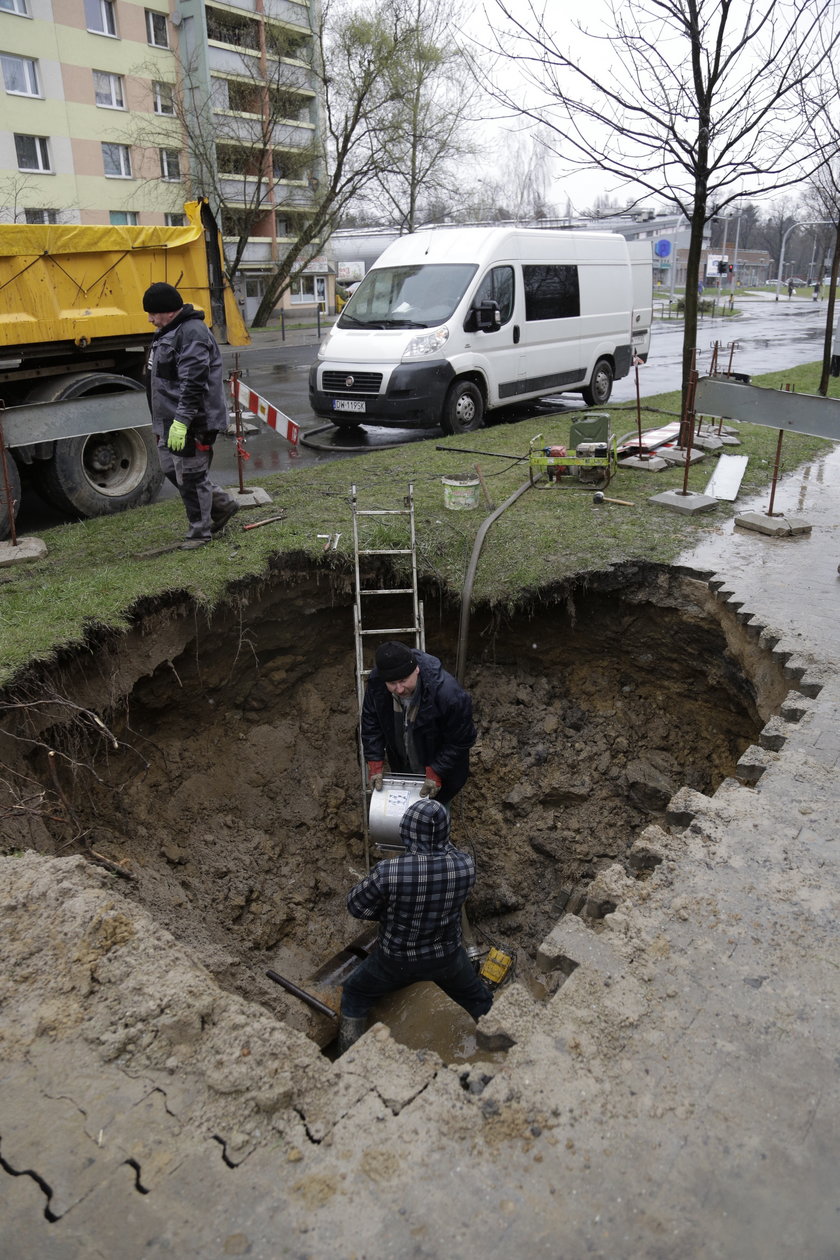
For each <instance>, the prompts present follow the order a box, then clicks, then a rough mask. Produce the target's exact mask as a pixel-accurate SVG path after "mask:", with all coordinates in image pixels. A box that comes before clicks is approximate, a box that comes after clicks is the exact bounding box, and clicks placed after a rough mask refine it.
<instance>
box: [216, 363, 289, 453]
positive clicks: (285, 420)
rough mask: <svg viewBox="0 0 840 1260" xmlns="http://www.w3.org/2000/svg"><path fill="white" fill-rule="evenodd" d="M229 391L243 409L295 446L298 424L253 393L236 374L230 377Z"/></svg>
mask: <svg viewBox="0 0 840 1260" xmlns="http://www.w3.org/2000/svg"><path fill="white" fill-rule="evenodd" d="M230 392H231V394H232V395H233V400H234V402H238V403H239V405H240V406H241V407H242V408H244V410H245V411H251V412H253V413H254V415H255V416H259V418H260V420H262V422H263V424H267V425H268V427H269V428H270V429H274V431H275V432H276V433H279V434H280V436H281V437H284V438H285V439H286V441H287V442H291V443H292V445H293V446H297V444H298V437H299V435H300V426H299V425H297V424H296V423H295V421H294V420H292V419H290V418H289V416H287V415H285V414H284V413H283V412H282V411H279V410H278V409H277V407H273V406H272V405H271V403H270V402H266V400H265V399H264V398H261V397H260V395H259V394H255V393H254V391H253V390H252V389H249V388H248V386H247V385H246V384H245V382H244V381H242V380H241V379H240V378H239V377H238V376H233V377H232V378H231V382H230Z"/></svg>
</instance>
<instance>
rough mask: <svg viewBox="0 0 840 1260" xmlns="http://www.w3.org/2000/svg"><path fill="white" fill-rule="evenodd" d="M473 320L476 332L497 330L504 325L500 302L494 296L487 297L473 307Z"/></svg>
mask: <svg viewBox="0 0 840 1260" xmlns="http://www.w3.org/2000/svg"><path fill="white" fill-rule="evenodd" d="M471 313H472V322H473V327H474V328H475V330H476V332H496V331H497V330H498V329H499V328H501V326H502V312H501V311H500V310H499V303H498V302H494V301H493V299H492V298H485V300H484V301H483V302H480V303H479V304H478V306H474V307H473V308H472V312H471Z"/></svg>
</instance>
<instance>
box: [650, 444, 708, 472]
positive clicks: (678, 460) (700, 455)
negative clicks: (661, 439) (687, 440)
mask: <svg viewBox="0 0 840 1260" xmlns="http://www.w3.org/2000/svg"><path fill="white" fill-rule="evenodd" d="M657 454H658V455H659V456H660V458H661V459H664V460H667V461H668V463H669V464H677V465H678V466H679V467H680V468H685V461H686V455H688V452H687V451H686V450H685V448H684V447H679V446H660V447H659V449H658V451H657ZM705 458H706V452H705V451H698V450H696V449H695V448H694V447H692V450H691V454H690V455H688V462H689V464H690V465H692V466H693V465H694V464H699V463H700V461H701V460H704V459H705Z"/></svg>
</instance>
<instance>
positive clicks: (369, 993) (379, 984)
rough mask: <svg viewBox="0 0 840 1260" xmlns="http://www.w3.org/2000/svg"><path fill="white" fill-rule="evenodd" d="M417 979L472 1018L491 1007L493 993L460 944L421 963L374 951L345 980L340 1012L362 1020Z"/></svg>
mask: <svg viewBox="0 0 840 1260" xmlns="http://www.w3.org/2000/svg"><path fill="white" fill-rule="evenodd" d="M421 980H430V981H431V982H432V983H433V984H436V985H437V986H438V988H440V989H443V991H444V993H445V994H446V995H447V997H451V998H452V1001H453V1002H457V1003H458V1005H459V1006H463V1008H464V1010H465V1011H468V1012H469V1013H470V1015H472V1017H473V1019H478V1017H479V1016H480V1015H486V1014H487V1012H488V1011H489V1010H490V1007H491V1006H492V1005H493V994H492V993H491V992H490V990H489V988H488V987H487V985H486V984H485V983H484V981H483V980H482V979H481V978H480V976H477V975H476V972H475V968H474V967H473V965H472V963H471V962H470V960H469V958H468V957H467V951H466V950H465V949H464V947H463V945H459V946H458V948H457V949H456V950H455V952H454V954H448V955H447V957H446V958H436V959H432V960H431V961H429V960H426V961H424V962H410V961H409V960H408V959H399V958H394V957H393V956H392V955H390V954H383V953H382V952H381V950H379V949H375V950H374V951H373V953H372V954H371V955H370V956H369V957H368V958H366V959H365V960H364V962H363V963H360V965H359V966H358V967H357V968H356V970H355V971H353V972H351V974H350V975H349V976H348V978H347V979H346V980H345V982H344V991H343V992H342V995H341V1013H342V1015H345V1016H346V1017H347V1018H348V1019H363V1018H364V1017H365V1015H367V1013H368V1011H369V1010H370V1008H371V1007H372V1006H373V1004H374V1002H375V1001H376V999H377V998H380V997H384V996H385V994H386V993H394V992H395V991H396V990H397V989H404V988H405V987H406V986H407V985H409V984H418V983H419V982H420V981H421Z"/></svg>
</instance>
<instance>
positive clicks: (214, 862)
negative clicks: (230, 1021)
mask: <svg viewBox="0 0 840 1260" xmlns="http://www.w3.org/2000/svg"><path fill="white" fill-rule="evenodd" d="M351 611H352V610H351V600H350V596H349V594H348V592H347V589H346V583H345V579H344V578H343V577H340V578H339V580H338V581H335V580H333V579H331V578H329V577H326V576H325V575H324V574H322V573H309V572H304V573H297V574H291V573H286V574H278V575H276V576H275V578H274V579H273V580H272V581H271V582H270V583H266V584H264V585H263V586H262V587H260V588H258V589H253V590H249V591H244V592H240V593H239V596H238V598H237V599H236V601H235V602H232V603H231V604H230V605H229V606H227V607H226V608H223V609H219V610H217V611H216V612H215V613H214V614H213V616H212V617H210V618H207V617H205V615H204V614H203V613H202V612H201V611H199V610H197V609H195V608H194V607H193V606H192V605H191V604H189V603H188V602H186V601H184V600H174V601H173V603H172V604H171V606H169V607H165V608H164V607H160V608H157V609H154V610H147V611H146V612H145V613H144V614H143V615H142V616H140V617H139V618H138V620H137V623H136V626H135V628H134V629H133V630H132V631H131V632H130V633H128V634H126V635H125V636H111V637H109V638H108V639H107V640H106V641H103V642H100V643H97V644H92V645H91V649H90V651H88V652H84V653H78V654H75V655H74V656H73V657H71V658H70V659H69V660H66V661H64V662H62V663H61V665H60V666H58V667H56V668H54V669H52V670H43V671H40V672H33V673H32V675H30V677H28V678H27V679H26V680H25V681H24V682H22V683H21V685H20V686H19V688H18V689H17V692H16V693H15V694H14V695H13V694H9V695H8V696H7V697H6V706H7V707H6V713H5V732H6V733H5V735H4V736H3V761H4V762H5V765H6V771H5V776H4V777H5V795H6V813H5V821H4V840H5V845H6V848H7V850H8V849H10V848H34V849H36V850H38V851H40V852H41V853H48V854H58V855H67V854H72V853H74V852H79V851H85V850H86V849H87V850H88V851H90V852H92V853H93V854H95V855H99V856H100V857H102V858H104V859H106V860H107V861H109V862H110V863H112V864H115V865H116V866H117V867H121V868H122V869H124V870H125V872H126V873H128V874H130V876H131V879H130V880H125V881H122V882H121V891H122V892H125V893H126V894H127V895H129V896H130V897H132V898H134V899H136V900H137V902H138V903H140V904H141V905H142V906H143V907H145V909H146V910H147V911H148V912H149V913H150V914H151V916H152V917H153V919H154V920H155V921H156V922H158V923H160V924H161V925H162V926H163V927H165V928H167V929H168V930H169V931H170V932H172V934H173V935H174V936H175V937H176V938H177V939H178V940H179V941H181V942H182V943H184V944H185V945H187V946H188V947H190V948H191V949H192V950H193V951H194V954H195V956H196V957H197V958H198V959H199V960H200V961H201V962H202V963H203V964H204V965H205V966H207V967H208V968H209V969H210V970H211V972H213V974H214V975H215V976H216V977H217V979H218V980H219V981H220V983H221V984H222V985H223V986H225V987H226V988H228V989H229V990H231V991H234V992H237V993H239V994H242V995H244V996H247V997H249V998H255V999H257V1000H259V1001H262V1002H264V1003H265V1004H266V1005H268V1006H269V1007H270V1008H271V1009H272V1010H274V1011H277V1012H278V1013H280V1014H281V1016H282V1017H283V1018H284V1019H285V1020H286V1021H287V1022H289V1023H290V1024H291V1025H292V1026H293V1027H295V1028H298V1029H300V1030H301V1031H304V1032H306V1033H307V1034H309V1035H311V1036H314V1037H316V1039H318V1040H320V1041H326V1040H328V1039H329V1036H330V1035H331V1028H330V1025H329V1021H325V1020H323V1019H322V1018H321V1017H318V1016H313V1015H312V1013H311V1012H310V1011H309V1010H308V1008H306V1007H304V1006H303V1005H302V1004H301V1003H300V1002H299V1001H297V1000H296V999H295V998H292V997H288V996H287V995H286V994H285V993H283V992H282V991H280V990H278V989H277V988H276V987H275V986H274V985H272V984H271V982H270V981H269V980H268V979H266V977H265V974H264V973H265V969H266V967H273V968H275V969H276V970H278V971H280V972H281V973H282V974H284V975H288V976H289V977H290V978H292V979H293V980H296V981H297V982H298V983H302V984H304V985H305V984H306V983H307V980H308V979H310V978H311V976H312V974H313V972H314V970H315V969H317V967H318V966H319V965H320V964H321V963H322V962H323V961H324V960H325V959H326V958H328V957H329V956H330V955H332V954H333V953H335V952H337V951H339V950H341V949H342V948H343V946H345V945H346V943H347V941H348V940H349V939H350V937H351V936H352V935H354V933H355V931H356V930H357V928H358V926H359V925H356V924H354V922H353V921H352V920H351V919H349V917H348V916H347V914H346V911H345V909H344V899H345V896H346V892H347V890H348V888H349V887H350V885H352V884H353V883H354V882H355V881H356V879H357V878H359V877H360V875H361V874H362V873H363V871H364V869H365V850H364V842H363V827H362V811H363V798H362V792H361V777H360V771H359V765H358V753H357V741H356V721H357V702H356V692H355V681H354V642H353V631H352V617H351ZM383 624H389V623H388V622H387V620H386V622H384V623H383ZM457 632H458V620H457V613H456V611H455V610H451V609H448V608H447V607H445V606H444V605H443V604H441V603H439V602H438V600H437V599H436V598H435V597H434V596H432V597H428V596H427V599H426V644H427V650H429V651H432V652H434V653H435V654H438V655H440V656H441V657H442V659H443V661H444V663H445V664H446V665H447V666H448V667H449V668H453V667H454V661H455V657H456V649H457V642H456V636H457ZM465 683H466V685H467V687H468V688H469V690H470V691H471V692H472V695H473V699H474V705H475V716H476V723H477V726H478V729H479V738H478V742H477V744H476V747H475V750H474V756H473V772H472V777H471V779H470V781H469V783H468V784H467V787H466V788H465V790H464V791H463V793H462V794H461V797H460V798H459V800H458V801H457V802H456V804H455V809H454V814H453V837H454V839H455V840H456V843H459V844H461V845H463V846H464V847H468V848H472V850H473V851H474V852H475V855H476V860H477V865H478V871H479V879H478V884H477V888H476V892H475V894H474V896H473V898H472V900H471V903H470V905H469V907H468V909H469V913H470V917H471V919H472V921H473V922H474V923H475V925H476V928H477V930H478V931H479V933H483V934H485V935H486V937H487V938H488V939H490V940H493V941H494V942H499V943H503V944H504V945H506V946H507V947H509V948H510V949H512V950H513V951H514V952H515V953H516V956H517V966H518V968H519V970H520V972H521V973H522V974H526V975H527V973H528V970H529V960H530V959H531V958H533V955H534V953H535V951H536V948H537V946H538V944H539V942H540V941H541V940H542V938H543V937H544V936H545V935H546V933H547V932H548V931H549V930H550V928H551V926H552V924H553V923H554V922H555V921H556V919H557V918H558V917H559V915H560V914H561V913H562V912H563V910H564V909H580V908H582V907H583V905H584V902H585V891H586V887H587V885H588V884H589V882H590V881H591V880H592V879H593V878H594V877H595V875H596V874H597V873H598V871H599V870H603V869H604V868H605V867H607V866H609V865H610V864H612V863H613V862H615V861H621V860H622V859H623V858H624V857H625V856H626V854H627V852H628V850H629V848H630V846H631V845H632V844H633V842H634V840H636V839H637V837H638V836H639V835H640V833H641V831H642V830H643V829H644V828H645V827H646V826H648V825H649V824H650V823H651V822H657V821H659V820H661V818H662V817H663V814H664V810H665V806H666V804H667V802H668V800H669V799H670V798H671V797H672V796H673V794H674V793H675V792H676V791H677V789H678V788H680V787H681V786H683V785H687V786H688V787H690V788H693V789H696V790H697V791H700V792H705V793H710V792H712V791H713V790H714V789H715V787H716V786H717V785H718V784H719V783H720V781H721V780H722V779H723V778H725V777H726V776H727V775H731V774H732V773H733V771H734V766H735V763H736V762H737V760H738V757H739V755H740V753H741V752H742V751H743V749H744V748H745V747H746V746H747V745H748V744H749V743H751V742H752V740H753V739H754V738H755V734H756V731H757V729H758V728H759V727H760V726H761V725H762V724H763V722H764V721H765V720H766V719H767V717H769V716H770V714H771V713H772V712H774V711H775V709H776V708H777V707H778V705H779V703H780V702H781V699H782V697H783V695H784V693H785V691H786V683H785V681H784V678H783V677H782V675H781V671H780V668H779V665H778V662H774V661H773V660H772V658H771V657H770V656H769V654H764V653H760V652H758V650H757V648H756V641H755V638H754V637H751V636H750V635H749V634H747V633H746V632H744V630H743V629H742V628H741V627H740V626H739V624H738V622H737V620H736V619H735V618H734V617H733V616H732V614H730V613H728V612H727V611H726V609H725V608H724V607H723V606H721V605H718V604H717V603H716V602H715V600H714V599H713V598H712V596H711V595H710V593H709V591H708V588H707V586H706V584H705V582H703V581H702V580H699V579H697V578H692V577H690V576H686V575H680V574H676V573H670V572H667V571H662V570H657V569H654V570H642V569H635V568H634V569H628V570H626V571H624V572H621V573H610V574H602V575H590V576H589V577H588V578H587V580H586V581H585V582H584V581H581V583H580V584H579V585H578V586H577V587H575V588H569V587H566V588H564V589H562V590H560V589H550V588H549V589H547V590H545V591H543V592H540V593H539V597H538V598H535V599H534V601H533V602H532V604H531V605H530V606H529V607H527V608H523V609H522V610H520V611H518V612H517V613H516V614H512V615H500V614H499V613H498V612H490V611H488V610H485V609H478V610H476V612H475V613H474V615H473V618H472V623H471V626H470V653H469V663H468V668H467V675H466V679H465ZM93 715H95V716H93ZM51 751H52V754H53V755H50V752H51ZM377 856H378V855H377V854H376V853H375V852H374V854H373V860H376V858H377Z"/></svg>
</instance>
